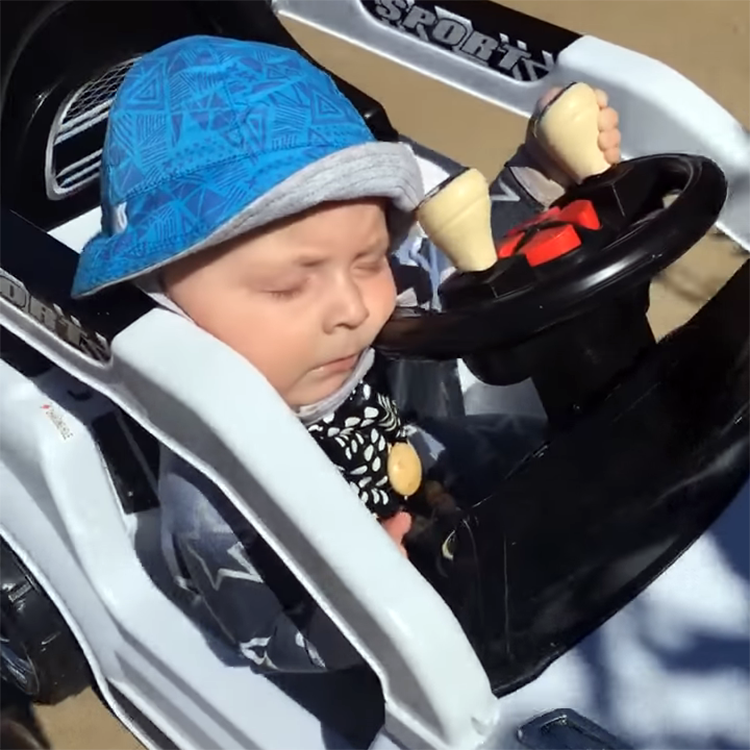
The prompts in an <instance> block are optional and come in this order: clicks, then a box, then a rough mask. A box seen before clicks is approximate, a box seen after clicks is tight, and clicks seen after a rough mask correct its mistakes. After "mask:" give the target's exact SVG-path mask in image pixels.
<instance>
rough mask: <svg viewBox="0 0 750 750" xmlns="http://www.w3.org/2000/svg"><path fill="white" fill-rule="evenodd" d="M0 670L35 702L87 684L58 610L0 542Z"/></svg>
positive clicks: (56, 698)
mask: <svg viewBox="0 0 750 750" xmlns="http://www.w3.org/2000/svg"><path fill="white" fill-rule="evenodd" d="M0 571H1V572H0V674H1V675H2V679H3V681H5V682H7V683H10V684H11V685H13V686H14V687H15V688H17V689H18V690H20V691H21V692H23V693H24V694H25V695H27V696H29V698H31V699H32V700H33V701H34V702H35V703H47V704H53V703H59V702H60V701H62V700H64V699H65V698H67V697H69V696H71V695H75V694H76V693H79V692H80V691H81V690H83V689H84V688H85V687H87V686H88V684H89V682H90V673H89V667H88V663H87V662H86V658H85V657H84V655H83V653H82V652H81V649H80V648H79V646H78V643H77V641H76V639H75V637H74V636H73V634H72V633H71V632H70V630H69V628H68V627H67V625H66V623H65V621H64V620H63V618H62V616H61V615H60V613H59V612H58V611H57V608H56V607H55V605H54V604H53V603H52V601H51V600H50V599H49V597H48V596H47V595H46V594H45V592H44V590H43V589H42V588H41V586H40V585H39V584H38V583H37V581H36V580H35V579H34V577H33V575H32V574H31V573H30V572H29V571H28V570H27V568H26V567H25V566H24V565H23V563H22V562H21V561H20V560H19V559H18V557H16V555H15V554H14V553H13V552H12V551H11V549H10V548H9V547H8V546H7V545H6V544H5V543H4V542H0Z"/></svg>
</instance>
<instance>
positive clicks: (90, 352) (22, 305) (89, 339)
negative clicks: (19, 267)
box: [0, 269, 110, 362]
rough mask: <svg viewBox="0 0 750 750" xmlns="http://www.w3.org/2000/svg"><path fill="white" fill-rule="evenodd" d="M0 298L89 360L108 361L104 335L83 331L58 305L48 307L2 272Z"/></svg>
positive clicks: (0, 271)
mask: <svg viewBox="0 0 750 750" xmlns="http://www.w3.org/2000/svg"><path fill="white" fill-rule="evenodd" d="M0 297H2V299H4V300H6V301H7V302H9V303H10V304H11V305H13V306H14V307H17V308H18V309H19V310H21V311H23V312H24V313H26V315H27V316H28V317H30V318H33V319H34V320H35V321H36V322H37V323H41V324H42V325H43V326H44V327H45V328H47V329H48V330H50V331H52V333H54V334H55V335H56V336H57V337H58V338H59V339H61V340H62V341H64V342H65V343H66V344H68V345H70V346H73V347H74V348H76V349H78V351H80V352H83V354H85V355H86V356H88V357H90V358H91V359H95V360H96V361H98V362H106V361H108V360H109V358H110V350H109V344H108V343H107V340H106V339H105V338H104V337H103V336H101V335H100V334H98V333H91V332H88V331H86V330H85V329H84V328H83V326H82V325H81V322H80V321H79V320H78V319H77V318H75V317H73V316H72V315H67V314H66V313H65V312H64V311H63V310H62V308H61V307H60V306H59V305H56V304H51V305H48V304H46V303H44V302H42V300H40V299H37V298H36V297H34V296H33V295H32V294H31V293H30V292H29V290H28V289H27V288H26V287H25V286H24V284H23V283H22V282H21V281H19V280H18V279H16V278H15V277H13V276H11V275H10V274H9V273H7V272H6V271H4V270H2V269H0Z"/></svg>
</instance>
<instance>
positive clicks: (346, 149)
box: [72, 36, 423, 297]
mask: <svg viewBox="0 0 750 750" xmlns="http://www.w3.org/2000/svg"><path fill="white" fill-rule="evenodd" d="M101 175H102V178H101V204H102V226H101V231H100V232H99V234H97V235H96V236H95V237H94V238H93V239H92V240H91V241H90V242H89V243H88V244H87V245H86V246H85V247H84V249H83V251H82V253H81V257H80V260H79V264H78V269H77V272H76V275H75V279H74V281H73V290H72V295H73V296H74V297H83V296H87V295H91V294H94V293H95V292H98V291H100V290H101V289H104V288H106V287H109V286H112V285H114V284H118V283H120V282H123V281H126V280H132V279H142V278H143V277H145V276H147V275H148V274H150V273H151V272H153V271H155V270H156V269H159V268H161V267H163V266H165V265H167V264H168V263H171V262H173V261H175V260H177V259H179V258H182V257H184V256H186V255H187V254H189V253H193V252H196V251H198V250H201V249H204V248H207V247H212V246H215V245H217V244H219V243H221V242H223V241H225V240H227V239H230V238H232V237H236V236H237V235H239V234H242V233H244V232H247V231H249V230H251V229H255V228H257V227H260V226H264V225H266V224H268V223H270V222H272V221H275V220H277V219H281V218H284V217H287V216H291V215H293V214H296V213H299V212H300V211H304V210H306V209H308V208H311V207H313V206H315V205H318V204H320V203H323V202H326V201H335V200H353V199H357V198H364V197H384V198H388V199H390V200H391V202H392V205H393V207H394V208H395V209H397V213H401V212H402V213H403V214H410V213H411V212H412V211H413V210H414V209H415V208H416V206H417V205H418V203H419V201H420V200H421V198H422V195H423V187H422V178H421V174H420V171H419V166H418V164H417V162H416V159H415V157H414V155H413V154H412V152H411V150H410V149H409V148H408V147H407V146H406V145H404V144H400V143H385V142H380V141H377V140H376V139H375V138H374V136H373V135H372V133H371V131H370V130H369V128H368V127H367V125H366V123H365V122H364V120H363V119H362V117H361V116H360V115H359V113H358V112H357V111H356V109H355V108H354V107H353V105H352V104H351V103H350V102H349V100H348V99H346V97H345V96H344V95H343V94H342V93H341V92H340V91H339V90H338V88H337V87H336V85H335V84H334V82H333V81H332V80H331V78H330V76H328V75H327V74H326V73H324V72H323V71H322V70H320V69H319V68H317V67H315V66H314V65H313V64H311V63H310V62H308V61H307V60H305V59H304V58H303V57H302V56H301V55H299V54H298V53H297V52H294V51H292V50H289V49H286V48H283V47H275V46H272V45H268V44H261V43H257V42H243V41H238V40H234V39H226V38H221V37H210V36H194V37H187V38H184V39H180V40H178V41H175V42H170V43H169V44H167V45H165V46H163V47H160V48H159V49H157V50H154V51H153V52H150V53H148V54H146V55H144V56H143V57H142V58H141V59H140V60H138V61H137V62H136V63H135V64H134V65H133V67H132V68H131V70H130V71H129V72H128V74H127V76H126V77H125V80H124V81H123V83H122V86H121V87H120V89H119V91H118V93H117V95H116V97H115V100H114V102H113V104H112V108H111V110H110V114H109V124H108V128H107V135H106V138H105V142H104V149H103V153H102V169H101Z"/></svg>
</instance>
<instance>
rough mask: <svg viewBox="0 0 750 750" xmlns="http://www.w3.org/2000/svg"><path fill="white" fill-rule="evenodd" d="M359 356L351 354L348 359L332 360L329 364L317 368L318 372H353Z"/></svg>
mask: <svg viewBox="0 0 750 750" xmlns="http://www.w3.org/2000/svg"><path fill="white" fill-rule="evenodd" d="M360 356H361V355H359V354H352V355H351V356H349V357H342V358H341V359H334V360H331V361H330V362H326V364H324V365H323V366H322V367H320V368H318V369H320V370H324V371H325V372H331V373H334V372H335V373H338V372H348V371H350V370H353V369H354V367H355V366H356V364H357V362H358V361H359V358H360Z"/></svg>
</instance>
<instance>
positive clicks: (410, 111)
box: [38, 0, 750, 750]
mask: <svg viewBox="0 0 750 750" xmlns="http://www.w3.org/2000/svg"><path fill="white" fill-rule="evenodd" d="M333 1H334V0H331V2H333ZM505 4H506V5H509V6H511V7H513V8H515V9H517V10H521V11H523V12H525V13H528V14H530V15H533V16H537V17H539V18H542V19H544V20H547V21H550V22H552V23H555V24H557V25H560V26H564V27H566V28H569V29H572V30H574V31H577V32H580V33H588V34H592V35H594V36H598V37H600V38H601V39H605V40H607V41H610V42H614V43H615V44H619V45H622V46H625V47H629V48H630V49H633V50H636V51H638V52H642V53H645V54H647V55H650V56H651V57H654V58H657V59H660V60H662V61H663V62H665V63H667V64H668V65H670V66H672V67H673V68H675V69H676V70H678V71H680V72H681V73H683V74H684V75H686V76H687V77H689V78H691V79H692V80H693V81H695V82H696V83H697V84H698V85H699V86H701V87H702V88H703V89H704V90H705V91H707V92H708V93H709V94H710V95H711V96H713V97H714V98H715V99H716V100H717V101H718V102H719V103H721V104H722V105H723V106H724V107H726V108H727V109H728V110H729V111H730V112H731V113H732V114H733V115H734V116H735V117H737V118H738V119H739V120H740V122H741V123H742V124H743V125H744V126H745V127H750V98H749V95H748V92H750V4H748V3H747V2H743V1H742V0H624V1H622V0H600V1H599V2H594V1H593V0H582V1H580V0H565V1H564V2H563V1H562V0H515V1H510V2H506V3H505ZM290 30H291V31H292V33H294V34H295V36H297V38H298V39H299V40H300V42H301V43H302V44H303V45H304V46H305V47H306V48H307V49H308V50H309V51H310V52H311V53H312V54H313V55H314V56H316V57H317V59H318V60H319V61H320V62H321V63H323V64H324V65H327V66H328V67H330V68H331V69H332V70H334V71H336V72H337V73H339V74H341V75H342V76H343V77H344V78H347V79H348V80H350V81H351V82H352V83H354V84H356V85H358V86H360V87H361V88H362V89H364V90H365V91H366V92H368V93H370V94H371V95H373V96H375V97H376V98H378V99H380V100H381V101H382V102H383V103H384V104H385V106H386V107H387V109H388V111H389V114H390V116H391V119H392V121H393V123H394V125H395V126H396V127H397V128H398V129H399V130H400V131H402V132H404V133H406V134H408V135H410V136H411V137H413V138H415V139H417V140H419V141H421V142H423V143H425V144H426V145H428V146H431V147H433V148H436V149H438V150H441V151H444V152H445V153H447V154H448V155H450V156H452V157H454V158H456V159H458V160H459V161H462V162H463V163H465V164H469V165H472V166H476V167H479V168H480V169H482V170H483V171H484V172H485V173H486V174H487V175H488V176H490V177H491V176H494V174H495V173H496V171H497V168H498V167H499V165H500V164H501V163H502V160H503V159H504V157H506V155H508V154H509V153H510V152H511V149H513V148H514V147H515V145H516V144H517V143H518V142H519V141H520V139H521V138H522V134H523V128H524V122H523V121H522V120H521V118H519V117H516V116H514V115H510V114H508V113H506V112H503V111H502V110H500V109H498V108H496V107H493V106H491V105H488V104H485V103H483V102H478V101H476V100H472V99H470V98H469V97H467V96H466V95H463V94H460V93H457V92H454V91H448V90H446V89H445V88H444V87H442V86H440V85H439V84H437V83H435V82H434V81H431V80H426V79H423V78H422V77H421V76H419V75H418V74H416V73H413V72H411V71H405V70H402V69H397V67H396V66H395V65H393V64H391V63H387V62H383V61H381V60H380V59H378V58H375V57H373V56H371V55H369V54H367V53H363V52H360V51H354V50H353V49H352V48H351V47H349V46H348V45H346V44H344V43H342V42H337V41H334V40H331V39H329V38H326V37H323V35H321V34H319V33H317V32H311V31H308V30H302V29H299V28H297V27H290ZM417 101H418V102H419V105H418V106H415V102H417ZM615 104H616V103H615ZM741 262H742V255H741V254H740V253H739V252H738V251H737V249H736V248H735V247H733V245H732V243H730V242H728V241H726V240H722V239H719V238H716V237H709V238H706V239H704V240H703V241H701V242H700V243H699V244H698V245H696V247H695V248H693V249H692V250H691V251H690V252H689V253H688V254H687V255H686V256H684V258H683V259H682V260H680V261H679V262H678V263H676V264H675V265H674V266H673V267H672V268H671V269H669V270H668V271H667V272H666V273H665V274H664V275H663V276H662V277H661V278H660V279H658V280H657V281H656V282H655V283H654V285H653V287H652V309H651V314H650V317H651V322H652V326H653V327H654V329H655V331H656V332H657V334H662V333H664V332H665V331H667V330H671V329H672V328H673V327H675V326H676V325H678V324H680V323H682V322H683V321H684V320H686V319H687V318H689V317H690V316H691V315H692V314H693V312H694V311H695V310H696V308H697V306H699V305H700V304H701V303H702V302H703V301H705V300H706V299H709V298H710V297H711V296H712V295H713V294H714V293H715V291H716V290H717V289H718V288H719V287H720V286H721V285H722V284H723V283H724V281H725V280H726V279H727V278H728V277H729V276H730V275H731V274H732V272H733V271H734V270H735V269H736V268H737V267H738V266H739V265H740V264H741ZM38 713H39V718H40V721H41V724H42V725H43V728H44V730H45V732H46V734H47V736H48V737H49V739H50V741H51V744H52V746H53V747H54V748H56V750H89V749H90V750H102V749H103V748H104V749H106V750H129V749H130V748H138V747H140V745H139V743H138V742H137V741H136V740H135V738H133V737H132V735H130V734H129V733H128V732H127V731H126V730H125V729H123V728H122V726H120V725H119V723H118V722H117V721H116V720H115V719H114V718H112V716H111V715H110V714H109V713H108V712H107V711H106V710H105V709H104V708H103V707H102V706H101V705H100V704H99V702H98V700H97V698H96V697H95V696H94V694H93V693H92V692H91V691H87V692H86V693H84V694H82V695H80V696H78V697H76V698H74V699H71V700H68V701H66V702H65V703H63V704H61V705H59V706H55V707H52V708H45V709H42V710H40V711H39V712H38Z"/></svg>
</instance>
